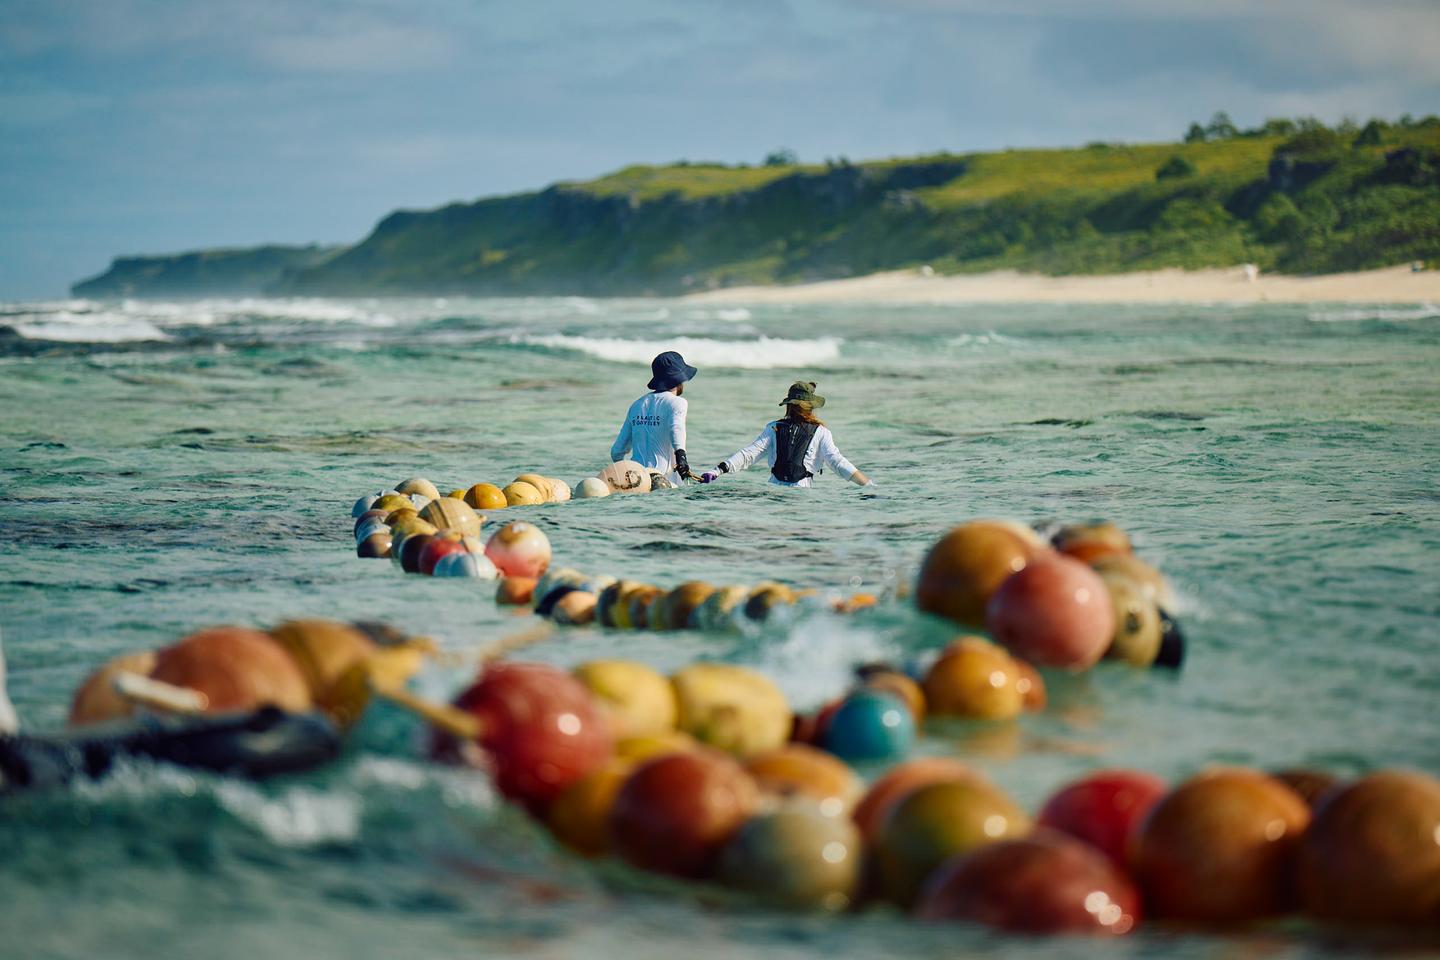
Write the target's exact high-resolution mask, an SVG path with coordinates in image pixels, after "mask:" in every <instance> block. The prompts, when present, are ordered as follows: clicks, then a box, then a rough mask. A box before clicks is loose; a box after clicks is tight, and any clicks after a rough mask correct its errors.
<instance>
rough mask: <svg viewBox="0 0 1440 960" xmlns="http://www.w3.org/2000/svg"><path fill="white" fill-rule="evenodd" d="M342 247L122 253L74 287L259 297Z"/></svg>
mask: <svg viewBox="0 0 1440 960" xmlns="http://www.w3.org/2000/svg"><path fill="white" fill-rule="evenodd" d="M339 249H340V248H339V247H322V246H308V247H283V246H265V247H248V248H239V249H225V250H196V251H193V252H190V253H180V254H174V255H169V256H152V257H116V258H115V259H114V261H112V262H111V264H110V269H108V270H106V271H105V272H104V273H102V274H100V275H99V276H96V277H91V278H90V279H89V280H82V281H80V282H79V283H77V284H75V285H74V286H72V287H71V288H70V292H71V293H73V294H74V295H75V296H77V297H94V298H107V297H108V298H117V297H247V296H258V295H260V294H262V293H265V292H266V291H267V290H268V289H269V288H270V287H272V286H274V285H275V284H276V283H277V282H278V281H279V280H280V278H281V276H282V275H283V274H284V272H285V271H286V270H296V269H301V268H304V267H310V266H314V265H315V264H317V263H320V262H321V261H323V260H324V259H325V258H326V257H328V256H332V255H334V254H335V253H336V251H338V250H339Z"/></svg>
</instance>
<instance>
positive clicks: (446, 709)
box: [370, 680, 482, 740]
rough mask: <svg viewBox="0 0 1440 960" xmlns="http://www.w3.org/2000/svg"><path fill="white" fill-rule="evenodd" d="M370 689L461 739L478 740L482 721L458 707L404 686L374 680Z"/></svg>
mask: <svg viewBox="0 0 1440 960" xmlns="http://www.w3.org/2000/svg"><path fill="white" fill-rule="evenodd" d="M370 689H371V690H373V691H374V692H375V696H377V697H381V698H383V699H385V700H389V701H390V702H391V703H393V704H395V705H396V706H399V707H404V708H405V709H406V710H409V711H411V712H412V713H414V714H416V715H417V716H419V717H420V718H421V719H423V720H424V721H425V722H427V723H429V724H430V725H431V726H432V727H438V728H439V729H441V730H443V731H445V732H446V733H448V734H450V735H451V736H453V737H458V738H460V739H461V740H477V739H479V737H480V734H481V732H482V730H481V725H480V721H479V720H478V719H477V718H476V717H474V716H473V715H471V714H468V713H466V712H465V711H464V710H461V709H459V708H458V707H452V706H450V705H449V704H448V703H436V702H435V701H434V700H426V699H425V698H424V697H421V696H417V695H415V694H413V693H411V692H410V691H409V690H406V689H405V688H404V687H391V686H385V685H383V684H377V683H375V682H374V681H373V680H372V681H371V684H370Z"/></svg>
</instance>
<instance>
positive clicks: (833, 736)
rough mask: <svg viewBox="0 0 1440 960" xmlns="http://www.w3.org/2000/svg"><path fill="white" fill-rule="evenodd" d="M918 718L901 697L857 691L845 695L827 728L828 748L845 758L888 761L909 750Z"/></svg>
mask: <svg viewBox="0 0 1440 960" xmlns="http://www.w3.org/2000/svg"><path fill="white" fill-rule="evenodd" d="M914 743H915V718H914V717H913V716H912V715H911V714H910V708H909V707H908V706H906V705H905V704H904V703H903V702H901V700H900V698H899V697H895V696H892V695H891V694H888V693H884V692H881V691H879V690H858V691H856V692H855V693H852V694H850V696H848V697H846V698H845V701H844V702H843V703H842V704H840V707H839V709H837V710H836V711H835V713H834V715H832V716H831V718H830V726H829V728H828V729H827V730H826V731H825V749H826V750H829V751H830V752H831V753H833V754H835V756H837V757H839V758H840V759H842V760H850V761H857V762H863V761H866V760H889V759H892V758H894V757H901V756H904V755H905V754H907V753H909V752H910V748H911V746H912V745H914Z"/></svg>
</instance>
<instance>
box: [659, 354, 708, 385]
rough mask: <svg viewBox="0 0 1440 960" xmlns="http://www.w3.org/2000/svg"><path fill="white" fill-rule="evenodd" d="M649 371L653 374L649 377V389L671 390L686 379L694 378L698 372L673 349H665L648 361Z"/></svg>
mask: <svg viewBox="0 0 1440 960" xmlns="http://www.w3.org/2000/svg"><path fill="white" fill-rule="evenodd" d="M650 372H651V373H652V374H654V376H652V377H651V378H650V389H651V390H672V389H674V388H675V387H678V386H680V384H682V383H684V382H685V381H687V380H693V379H695V374H697V373H699V372H700V371H699V370H696V369H695V368H694V367H692V366H690V364H688V363H686V362H685V358H684V357H682V356H680V354H678V353H676V352H675V351H674V350H666V351H665V352H664V353H662V354H660V356H658V357H656V358H655V359H654V360H651V361H650Z"/></svg>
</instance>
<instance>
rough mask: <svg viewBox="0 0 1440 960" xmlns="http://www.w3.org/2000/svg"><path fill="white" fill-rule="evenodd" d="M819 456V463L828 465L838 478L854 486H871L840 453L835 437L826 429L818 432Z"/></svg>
mask: <svg viewBox="0 0 1440 960" xmlns="http://www.w3.org/2000/svg"><path fill="white" fill-rule="evenodd" d="M819 454H820V457H819V459H820V461H821V462H822V463H825V464H826V465H828V466H829V467H830V469H831V470H834V471H835V473H836V474H838V475H839V476H841V477H844V478H845V479H846V480H849V481H850V482H851V483H853V484H855V485H856V486H860V487H868V486H870V485H871V483H870V478H869V477H867V476H865V474H863V473H861V472H860V471H859V470H858V469H856V467H855V464H853V463H851V462H850V461H849V460H847V459H845V455H844V454H843V453H841V452H840V448H839V447H837V446H835V435H834V434H833V433H831V432H830V431H829V430H828V429H824V430H822V431H821V432H820V450H819Z"/></svg>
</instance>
